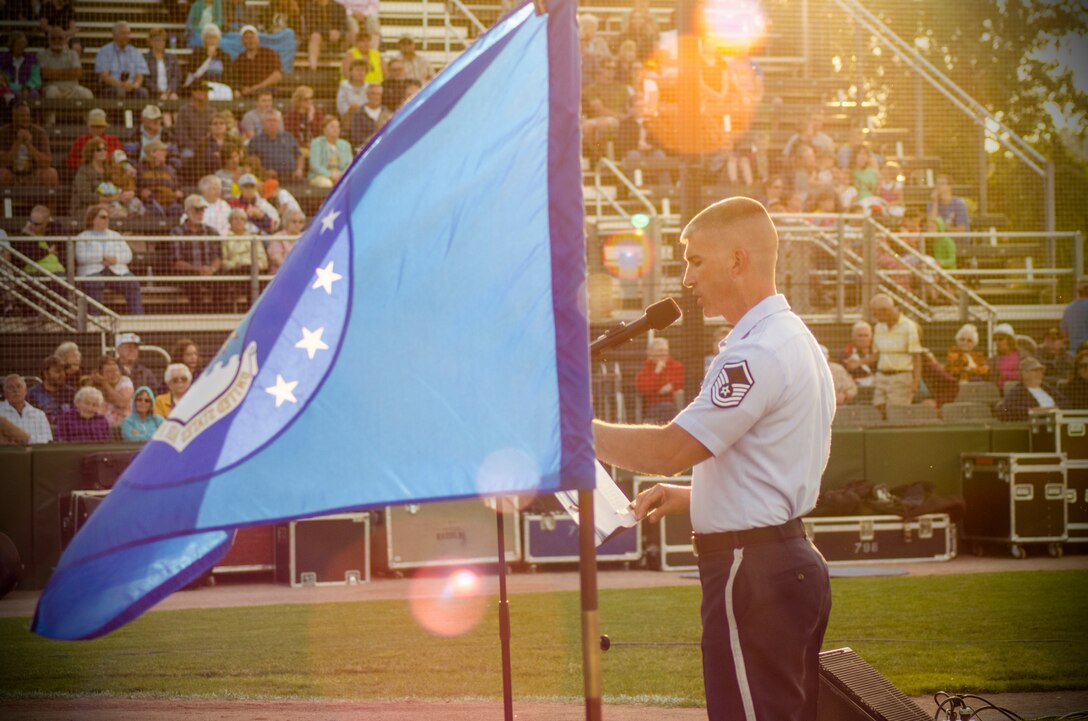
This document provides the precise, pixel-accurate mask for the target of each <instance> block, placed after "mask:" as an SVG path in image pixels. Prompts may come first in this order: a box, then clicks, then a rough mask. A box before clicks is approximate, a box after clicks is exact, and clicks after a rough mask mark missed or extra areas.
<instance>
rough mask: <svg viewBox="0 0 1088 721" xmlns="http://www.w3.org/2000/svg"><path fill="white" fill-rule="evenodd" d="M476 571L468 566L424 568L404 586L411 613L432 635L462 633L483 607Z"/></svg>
mask: <svg viewBox="0 0 1088 721" xmlns="http://www.w3.org/2000/svg"><path fill="white" fill-rule="evenodd" d="M482 587H483V584H482V583H481V581H480V575H479V574H478V573H477V572H476V571H474V570H472V569H470V568H424V569H421V570H420V571H419V572H418V573H416V574H415V575H414V576H413V577H412V580H411V583H410V585H409V589H408V604H409V607H410V608H411V609H412V616H413V617H414V618H415V620H416V623H418V624H419V625H420V626H421V627H423V628H424V629H426V630H427V631H429V632H430V633H433V634H435V635H436V636H447V637H453V636H463V635H464V634H466V633H468V632H469V631H471V630H472V629H474V628H476V626H477V625H479V623H480V620H481V619H482V618H483V616H484V612H485V611H486V610H487V599H486V598H485V596H484V594H483V588H482Z"/></svg>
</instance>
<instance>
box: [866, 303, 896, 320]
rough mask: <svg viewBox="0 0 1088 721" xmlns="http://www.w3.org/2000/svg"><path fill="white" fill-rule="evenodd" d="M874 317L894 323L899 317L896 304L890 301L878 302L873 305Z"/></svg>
mask: <svg viewBox="0 0 1088 721" xmlns="http://www.w3.org/2000/svg"><path fill="white" fill-rule="evenodd" d="M872 310H873V317H874V318H876V319H877V321H879V322H881V323H887V324H889V325H890V324H892V323H894V322H895V321H896V320H897V319H898V318H899V315H898V313H896V312H895V306H894V305H891V304H890V303H876V304H874V305H873V306H872Z"/></svg>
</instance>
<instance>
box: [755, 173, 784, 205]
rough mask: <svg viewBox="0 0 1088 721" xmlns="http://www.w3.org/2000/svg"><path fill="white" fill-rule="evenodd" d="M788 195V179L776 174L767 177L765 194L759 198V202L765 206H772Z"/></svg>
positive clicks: (764, 186) (764, 185)
mask: <svg viewBox="0 0 1088 721" xmlns="http://www.w3.org/2000/svg"><path fill="white" fill-rule="evenodd" d="M785 195H786V181H785V180H783V179H782V177H781V176H778V175H775V176H773V177H771V178H768V179H767V182H766V183H764V184H763V194H762V195H761V197H760V198H759V202H761V203H763V205H764V206H767V207H770V205H771V204H772V203H774V202H781V201H782V200H783V199H784V198H785Z"/></svg>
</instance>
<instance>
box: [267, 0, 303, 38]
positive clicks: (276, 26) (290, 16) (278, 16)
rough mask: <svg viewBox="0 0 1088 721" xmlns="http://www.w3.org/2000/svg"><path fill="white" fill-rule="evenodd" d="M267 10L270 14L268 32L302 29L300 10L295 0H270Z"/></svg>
mask: <svg viewBox="0 0 1088 721" xmlns="http://www.w3.org/2000/svg"><path fill="white" fill-rule="evenodd" d="M268 11H269V13H270V14H271V16H272V23H271V26H270V28H269V32H273V33H278V32H283V31H284V30H287V29H290V30H291V31H292V32H294V31H295V30H301V29H302V10H301V9H300V8H299V4H298V2H297V0H272V2H271V3H269V6H268Z"/></svg>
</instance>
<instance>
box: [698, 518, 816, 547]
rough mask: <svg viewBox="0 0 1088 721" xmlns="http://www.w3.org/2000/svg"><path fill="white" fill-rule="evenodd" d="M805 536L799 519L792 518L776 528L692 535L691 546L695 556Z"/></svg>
mask: <svg viewBox="0 0 1088 721" xmlns="http://www.w3.org/2000/svg"><path fill="white" fill-rule="evenodd" d="M804 535H805V524H804V523H802V522H801V519H800V518H794V519H792V520H789V521H786V522H785V523H783V524H781V525H778V526H765V527H763V528H749V529H747V530H745V531H722V532H721V533H692V534H691V545H692V547H693V548H694V549H695V555H696V556H702V555H704V554H707V553H721V552H723V551H732V550H733V549H734V548H743V547H744V546H751V545H753V544H756V543H775V542H779V541H785V540H787V539H790V538H800V537H802V536H804Z"/></svg>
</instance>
